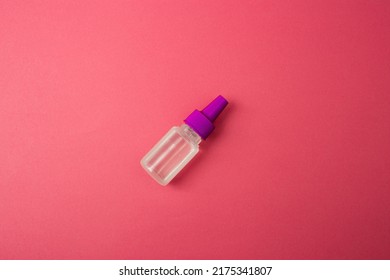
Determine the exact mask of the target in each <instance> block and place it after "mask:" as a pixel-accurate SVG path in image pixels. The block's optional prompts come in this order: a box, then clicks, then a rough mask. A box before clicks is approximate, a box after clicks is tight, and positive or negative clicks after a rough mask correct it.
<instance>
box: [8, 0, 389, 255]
mask: <svg viewBox="0 0 390 280" xmlns="http://www.w3.org/2000/svg"><path fill="white" fill-rule="evenodd" d="M319 2H322V3H319ZM389 14H390V2H389V1H371V2H370V1H311V0H308V1H276V2H275V1H202V2H200V1H106V2H103V1H74V2H70V1H36V2H35V3H33V2H32V1H1V3H0V258H2V259H69V258H71V259H85V258H87V259H149V258H150V259H193V258H194V259H252V258H255V259H256V258H260V259H288V258H294V259H302V258H303V259H312V258H314V259H317V258H320V259H322V258H325V259H334V258H336V259H344V258H347V259H349V258H352V259H367V258H374V259H383V258H387V259H388V258H390V187H389V186H390V33H389V30H390V17H389ZM218 94H223V95H224V96H226V98H227V99H229V101H230V102H231V104H230V105H229V107H228V108H227V109H226V110H225V111H224V112H223V114H222V115H221V116H220V118H219V119H218V120H217V122H216V126H217V128H216V131H215V132H214V134H213V135H211V136H210V138H209V139H208V140H207V142H205V143H203V144H202V147H201V148H202V153H201V154H200V155H199V156H197V157H196V158H195V159H194V160H193V161H192V162H191V163H190V165H189V166H188V167H186V168H185V169H184V170H183V172H182V173H181V174H180V175H179V176H178V177H177V178H176V179H175V180H174V181H172V184H170V185H169V186H167V187H160V186H159V185H157V184H156V183H155V182H154V181H153V180H152V179H151V178H150V177H149V176H148V175H147V174H146V173H145V172H144V170H143V169H142V168H141V166H140V164H139V161H140V159H141V158H142V156H143V155H144V154H145V153H146V152H147V151H148V150H149V149H150V148H151V147H152V145H153V144H155V143H156V141H157V140H159V139H160V138H161V137H162V136H163V135H164V133H165V132H166V131H168V129H169V128H171V127H172V126H173V125H178V124H181V122H182V120H183V119H184V118H185V117H186V116H187V115H188V114H189V113H190V112H192V110H193V109H195V108H199V109H201V108H202V107H203V106H204V105H206V104H207V103H208V102H209V101H210V100H211V99H213V98H214V97H215V96H216V95H218Z"/></svg>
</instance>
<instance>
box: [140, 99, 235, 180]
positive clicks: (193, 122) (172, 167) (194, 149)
mask: <svg viewBox="0 0 390 280" xmlns="http://www.w3.org/2000/svg"><path fill="white" fill-rule="evenodd" d="M227 104H228V102H227V100H226V99H225V98H224V97H222V96H221V95H219V96H218V97H217V98H215V99H214V100H213V101H212V102H211V103H210V104H209V105H207V106H206V107H205V108H204V109H203V110H202V111H199V110H195V111H194V112H192V113H191V114H190V115H189V116H188V117H187V118H186V119H185V120H184V124H183V125H181V126H180V127H177V126H174V127H173V128H171V129H170V130H169V131H168V133H167V134H165V136H164V137H163V138H162V139H161V140H160V141H159V142H158V143H157V144H156V145H155V146H154V147H153V148H152V149H151V150H150V151H149V153H147V154H146V155H145V156H144V157H143V158H142V160H141V165H142V167H143V168H144V169H145V170H146V171H147V172H148V173H149V175H150V176H152V177H153V178H154V179H155V180H156V181H157V182H158V183H160V184H161V185H163V186H165V185H167V184H168V183H169V182H170V181H171V180H172V179H173V178H174V177H175V176H176V175H177V174H178V173H179V172H180V170H182V169H183V168H184V166H186V164H187V163H188V162H189V161H190V160H191V159H192V158H193V157H194V156H195V155H196V154H197V153H198V152H199V144H200V142H201V141H202V140H205V139H206V138H207V137H208V136H209V135H210V133H211V132H212V131H213V130H214V125H213V122H214V121H215V119H216V118H217V117H218V115H219V114H220V113H221V112H222V111H223V109H224V108H225V107H226V105H227Z"/></svg>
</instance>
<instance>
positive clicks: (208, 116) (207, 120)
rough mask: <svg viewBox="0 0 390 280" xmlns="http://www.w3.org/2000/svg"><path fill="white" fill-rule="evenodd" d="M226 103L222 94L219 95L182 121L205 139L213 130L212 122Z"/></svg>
mask: <svg viewBox="0 0 390 280" xmlns="http://www.w3.org/2000/svg"><path fill="white" fill-rule="evenodd" d="M227 104H228V102H227V100H226V99H225V98H224V97H223V96H222V95H219V96H217V98H215V99H214V100H213V101H211V103H210V104H209V105H207V106H206V107H205V108H204V109H203V110H202V111H199V110H195V111H194V112H192V113H191V114H190V115H189V116H188V117H187V118H186V119H185V120H184V122H185V123H186V124H187V125H188V126H189V127H191V128H192V129H193V130H194V131H195V132H196V133H197V134H199V136H200V137H202V139H203V140H205V139H206V138H207V137H208V136H209V135H210V134H211V132H213V130H214V124H213V122H214V121H215V119H216V118H217V117H218V116H219V114H220V113H221V112H222V111H223V109H225V107H226V105H227Z"/></svg>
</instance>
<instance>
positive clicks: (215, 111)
mask: <svg viewBox="0 0 390 280" xmlns="http://www.w3.org/2000/svg"><path fill="white" fill-rule="evenodd" d="M226 105H228V102H227V100H226V99H225V98H224V97H223V96H222V95H219V96H217V98H215V99H214V100H213V101H211V103H210V104H209V105H207V106H206V107H205V108H204V109H203V110H202V113H203V115H205V116H206V117H207V118H208V119H209V120H210V122H214V121H215V119H216V118H217V117H218V116H219V114H221V112H222V111H223V109H225V107H226Z"/></svg>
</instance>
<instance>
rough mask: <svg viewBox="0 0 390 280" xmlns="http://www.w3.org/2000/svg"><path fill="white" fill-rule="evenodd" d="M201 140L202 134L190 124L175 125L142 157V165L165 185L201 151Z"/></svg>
mask: <svg viewBox="0 0 390 280" xmlns="http://www.w3.org/2000/svg"><path fill="white" fill-rule="evenodd" d="M200 142H201V138H200V136H199V135H198V134H197V133H196V132H194V131H193V130H192V129H191V128H190V127H189V126H188V125H186V124H183V125H182V126H180V127H177V126H175V127H173V128H171V129H170V130H169V131H168V133H167V134H165V136H164V137H163V138H162V139H161V140H160V141H159V142H158V143H157V144H156V145H155V146H154V147H153V148H152V149H151V150H150V151H149V152H148V153H147V154H146V155H145V156H144V157H143V158H142V160H141V165H142V167H143V168H144V169H145V170H146V171H147V172H148V173H149V175H150V176H152V177H153V178H154V179H155V180H156V181H157V182H158V183H160V184H161V185H163V186H165V185H167V184H168V183H169V182H170V181H171V180H172V179H173V178H174V177H175V176H176V175H177V174H178V173H179V172H180V171H181V170H182V169H183V168H184V166H186V164H187V163H188V162H189V161H190V160H191V159H192V158H193V157H194V156H195V155H196V154H197V153H198V152H199V143H200Z"/></svg>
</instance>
